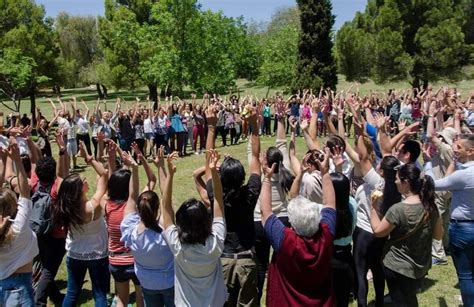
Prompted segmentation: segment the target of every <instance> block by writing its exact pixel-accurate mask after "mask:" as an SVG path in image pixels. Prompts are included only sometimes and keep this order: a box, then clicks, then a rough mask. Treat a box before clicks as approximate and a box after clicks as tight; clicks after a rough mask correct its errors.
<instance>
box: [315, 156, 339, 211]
mask: <svg viewBox="0 0 474 307" xmlns="http://www.w3.org/2000/svg"><path fill="white" fill-rule="evenodd" d="M324 151H325V155H324V160H323V162H320V161H319V160H317V161H316V163H318V165H319V169H320V170H321V176H322V185H323V207H325V208H332V209H336V192H335V191H334V186H333V184H332V180H331V176H330V175H329V155H330V152H329V149H328V148H325V149H324Z"/></svg>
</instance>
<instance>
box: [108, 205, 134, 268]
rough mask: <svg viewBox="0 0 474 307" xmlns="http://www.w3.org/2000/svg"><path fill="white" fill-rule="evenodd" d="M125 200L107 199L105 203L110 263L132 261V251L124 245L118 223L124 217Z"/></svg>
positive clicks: (119, 263)
mask: <svg viewBox="0 0 474 307" xmlns="http://www.w3.org/2000/svg"><path fill="white" fill-rule="evenodd" d="M126 204H127V203H126V202H123V203H115V202H113V201H111V200H108V201H107V203H106V204H105V221H106V223H107V232H108V234H109V263H110V264H112V265H130V264H133V263H134V259H133V256H132V253H131V251H130V249H129V248H127V247H125V245H124V244H123V242H122V241H120V238H121V237H122V232H121V231H120V223H122V220H123V218H124V213H123V212H124V209H125V206H126Z"/></svg>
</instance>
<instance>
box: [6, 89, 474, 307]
mask: <svg viewBox="0 0 474 307" xmlns="http://www.w3.org/2000/svg"><path fill="white" fill-rule="evenodd" d="M349 86H350V85H349V83H347V82H345V81H344V80H340V83H339V89H345V88H348V87H349ZM436 86H438V85H437V84H435V85H434V87H436ZM451 86H456V87H457V88H459V89H460V90H461V92H462V93H463V94H464V95H466V94H467V93H469V92H470V91H472V90H473V89H474V82H473V81H472V80H471V81H462V82H460V83H458V84H452V85H451ZM238 87H239V89H240V90H241V93H240V95H241V96H243V95H246V94H253V95H257V96H258V97H264V96H265V95H266V93H267V88H266V87H258V86H255V85H254V84H252V83H249V82H247V81H246V80H239V81H238ZM388 88H396V89H400V88H409V84H408V83H393V84H386V85H384V86H378V85H375V84H373V83H366V84H364V85H362V86H361V87H360V90H361V93H363V94H365V93H369V92H370V91H386V89H388ZM276 91H278V89H275V90H271V91H270V93H269V94H270V95H273V94H274V93H275V92H276ZM43 95H44V96H47V95H48V93H42V94H40V95H39V97H38V100H37V105H38V107H39V108H41V110H42V112H43V114H44V115H45V116H46V117H47V118H49V119H51V118H52V111H51V108H50V106H49V104H48V103H47V102H46V99H45V98H43ZM146 95H147V92H146V91H145V90H138V91H135V92H128V91H119V92H113V91H110V94H109V99H108V100H107V105H108V107H109V109H112V108H113V107H114V103H115V98H116V97H122V98H124V99H126V100H128V101H134V97H136V96H138V97H141V98H142V100H143V99H144V98H145V97H146ZM72 96H76V97H77V99H78V100H79V101H80V100H81V99H84V100H85V101H86V103H87V104H88V105H90V106H92V105H93V104H94V103H95V101H96V92H95V89H94V88H82V89H72V90H64V91H63V98H62V99H63V100H64V101H67V100H68V99H69V98H70V97H72ZM0 111H3V112H4V114H5V115H6V114H9V113H10V111H9V110H7V109H6V108H4V107H3V106H1V105H0ZM20 111H21V113H29V101H28V100H24V101H23V102H22V105H21V110H20ZM261 140H262V150H265V149H266V148H268V147H269V146H272V145H273V144H274V138H267V137H262V139H261ZM53 147H54V145H53ZM217 147H218V149H219V150H220V152H221V154H223V155H225V154H229V155H232V156H234V157H236V158H238V159H240V160H241V161H246V144H239V145H236V146H230V147H225V148H220V142H219V140H218V141H217ZM304 151H305V145H304V142H303V140H302V139H301V138H300V139H298V141H297V152H298V153H300V154H301V153H302V152H304ZM203 163H204V157H203V155H199V156H197V155H191V156H188V157H185V158H182V159H179V161H178V162H177V169H178V170H177V174H176V176H175V182H174V193H173V204H174V207H175V208H177V207H178V206H179V205H180V204H181V203H182V202H183V201H184V200H186V199H188V198H190V197H196V198H197V197H198V193H197V192H196V190H195V188H194V182H193V180H192V171H193V170H194V169H195V168H197V167H199V166H201V165H203ZM243 164H244V165H245V166H247V163H246V162H245V163H243ZM79 165H84V164H83V162H82V160H79ZM140 170H141V174H140V184H141V186H143V185H144V184H145V174H144V172H143V170H142V169H140ZM80 171H81V172H82V173H83V174H84V175H85V176H86V177H87V179H88V181H89V182H90V183H92V184H91V190H92V189H93V187H94V184H93V183H95V182H96V178H95V175H94V173H93V171H92V170H91V168H84V169H82V170H80ZM90 193H91V194H92V193H93V191H91V192H90ZM56 280H57V282H58V284H59V286H60V288H61V289H62V291H63V292H65V289H66V281H67V272H66V266H65V262H63V264H62V266H61V269H60V271H59V273H58V276H57V279H56ZM90 289H91V283H90V279H89V278H88V277H87V278H86V282H85V284H84V291H83V293H82V297H81V305H83V306H93V304H94V302H93V299H92V292H91V290H90ZM112 289H113V287H112ZM458 296H459V288H458V287H457V277H456V273H455V269H454V266H453V264H452V261H451V258H449V264H448V265H446V266H435V267H433V268H432V269H431V270H430V272H429V275H428V276H427V277H426V279H425V281H424V285H423V291H422V293H420V294H419V296H418V299H419V304H420V306H458V305H459V300H458ZM373 297H374V294H373V289H372V287H371V288H370V291H369V301H373ZM353 305H354V306H355V304H353Z"/></svg>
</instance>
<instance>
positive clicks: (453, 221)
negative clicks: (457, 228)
mask: <svg viewBox="0 0 474 307" xmlns="http://www.w3.org/2000/svg"><path fill="white" fill-rule="evenodd" d="M449 221H450V222H451V223H455V224H456V223H474V220H456V219H450V220H449Z"/></svg>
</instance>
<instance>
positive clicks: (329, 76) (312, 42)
mask: <svg viewBox="0 0 474 307" xmlns="http://www.w3.org/2000/svg"><path fill="white" fill-rule="evenodd" d="M297 3H298V7H299V9H300V22H301V33H300V38H299V44H298V65H297V72H296V79H295V82H294V84H293V87H294V88H295V89H296V88H300V89H301V88H318V87H319V86H320V85H323V86H324V87H330V88H335V87H336V84H337V68H336V62H335V60H334V56H333V54H332V47H333V42H332V27H333V25H334V20H335V17H334V15H333V14H332V5H331V1H330V0H297Z"/></svg>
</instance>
